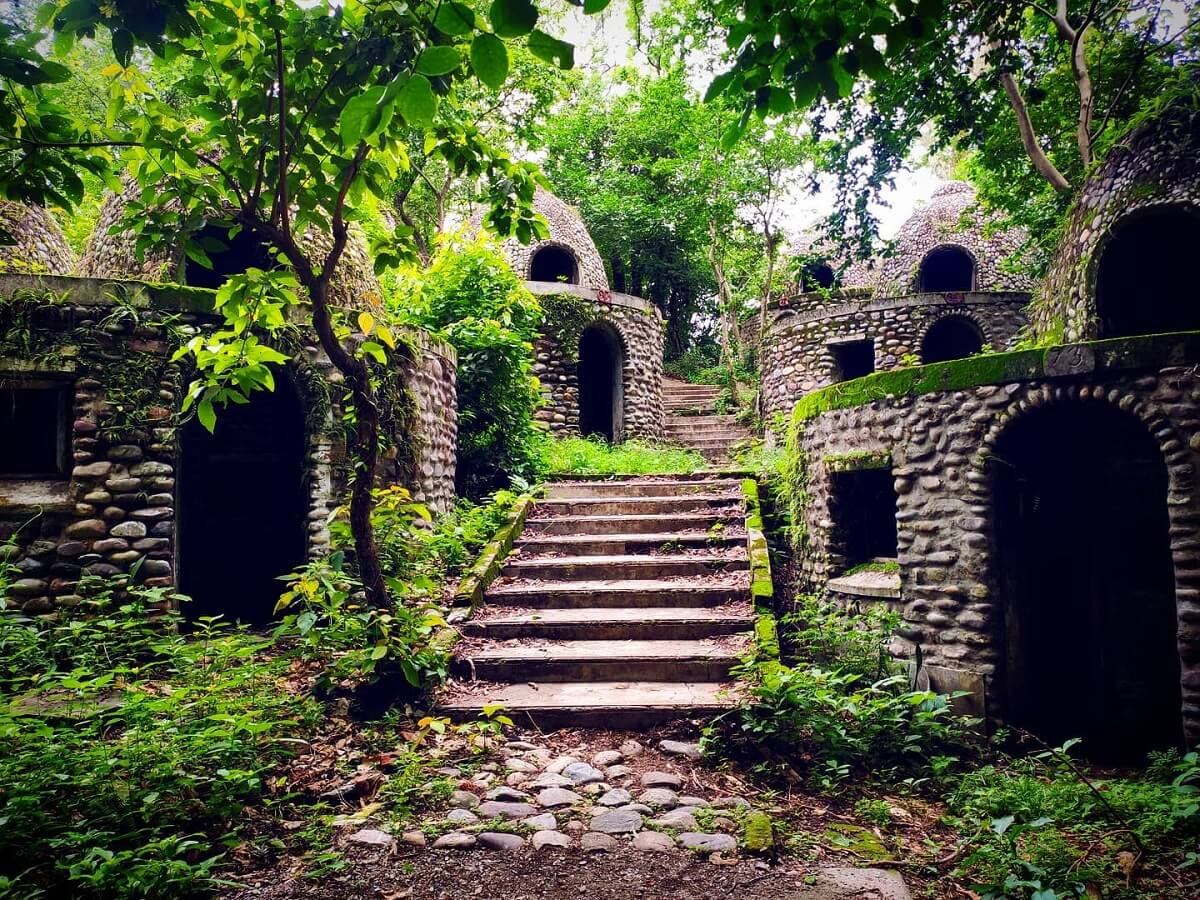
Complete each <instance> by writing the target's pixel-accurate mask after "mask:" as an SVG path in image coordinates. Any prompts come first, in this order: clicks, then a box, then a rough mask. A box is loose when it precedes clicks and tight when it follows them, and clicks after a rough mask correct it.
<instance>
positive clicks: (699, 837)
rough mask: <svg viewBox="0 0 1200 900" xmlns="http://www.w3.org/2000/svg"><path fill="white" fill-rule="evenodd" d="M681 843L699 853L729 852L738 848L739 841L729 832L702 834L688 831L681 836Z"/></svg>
mask: <svg viewBox="0 0 1200 900" xmlns="http://www.w3.org/2000/svg"><path fill="white" fill-rule="evenodd" d="M679 843H680V844H682V845H683V846H684V847H685V848H686V849H688V850H695V851H696V852H697V853H718V852H720V853H729V852H732V851H735V850H737V841H735V840H734V839H733V838H732V837H730V836H729V835H727V834H701V833H699V832H695V831H688V832H685V833H683V834H681V835H680V836H679Z"/></svg>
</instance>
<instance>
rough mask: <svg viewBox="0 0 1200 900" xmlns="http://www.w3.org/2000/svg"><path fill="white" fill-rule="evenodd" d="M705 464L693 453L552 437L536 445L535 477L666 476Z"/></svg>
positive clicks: (655, 446) (638, 443) (661, 446)
mask: <svg viewBox="0 0 1200 900" xmlns="http://www.w3.org/2000/svg"><path fill="white" fill-rule="evenodd" d="M707 467H708V461H707V460H705V458H704V457H703V456H701V455H700V454H699V453H697V452H696V451H695V450H687V449H684V448H683V447H674V446H669V445H666V444H655V443H652V442H650V441H641V440H631V441H625V442H624V443H623V444H610V443H608V442H607V441H604V440H602V439H600V438H596V437H590V438H576V437H571V438H553V437H546V438H544V439H543V440H542V441H541V442H540V446H539V459H538V467H537V469H538V474H539V475H541V476H546V475H670V474H675V473H689V472H699V471H700V470H701V469H704V468H707Z"/></svg>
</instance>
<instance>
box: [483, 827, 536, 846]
mask: <svg viewBox="0 0 1200 900" xmlns="http://www.w3.org/2000/svg"><path fill="white" fill-rule="evenodd" d="M479 845H480V846H481V847H486V848H487V849H489V850H520V849H521V848H522V847H524V846H525V838H523V837H520V836H519V835H515V834H505V833H504V832H502V831H485V832H484V833H483V834H481V835H479Z"/></svg>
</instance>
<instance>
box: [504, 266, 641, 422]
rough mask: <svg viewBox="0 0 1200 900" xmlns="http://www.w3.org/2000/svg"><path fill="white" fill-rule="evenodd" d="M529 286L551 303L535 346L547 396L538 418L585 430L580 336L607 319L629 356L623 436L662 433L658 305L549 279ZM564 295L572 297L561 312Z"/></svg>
mask: <svg viewBox="0 0 1200 900" xmlns="http://www.w3.org/2000/svg"><path fill="white" fill-rule="evenodd" d="M526 287H528V288H529V289H530V290H531V291H533V292H534V293H535V294H537V295H539V296H540V297H541V299H542V302H543V305H544V306H545V307H546V319H547V327H546V328H545V329H544V331H543V335H542V337H541V338H540V339H539V340H538V342H537V344H536V346H535V354H536V363H535V365H534V373H535V374H536V375H537V376H538V378H539V379H540V380H541V382H542V393H543V396H544V397H545V400H546V403H545V406H543V408H542V409H541V410H540V411H539V412H538V418H539V419H540V420H542V421H544V422H546V423H547V425H548V426H549V427H550V429H551V431H553V432H555V433H560V434H578V433H579V378H578V363H579V337H580V335H581V334H582V333H583V331H584V329H585V328H587V327H588V325H591V324H593V323H596V322H607V323H609V324H610V325H611V326H612V327H613V328H615V329H616V331H617V332H618V334H619V335H620V343H621V347H622V352H623V355H624V367H623V373H622V384H623V391H624V403H623V410H624V427H623V429H622V434H621V435H620V439H624V438H647V439H657V438H660V437H662V433H663V422H664V414H663V400H662V371H663V368H662V367H663V333H664V325H663V318H662V314H661V313H659V311H658V309H657V308H656V307H655V306H654V305H653V304H652V303H649V302H648V301H646V300H643V299H641V298H640V297H633V296H630V295H628V294H618V293H610V292H609V291H593V290H588V289H586V288H571V287H570V286H565V285H559V284H548V283H544V282H528V283H526ZM559 296H561V297H564V298H566V299H565V301H564V302H563V304H562V306H563V308H562V309H560V310H556V308H555V302H556V298H557V297H559ZM577 312H578V314H576V313H577Z"/></svg>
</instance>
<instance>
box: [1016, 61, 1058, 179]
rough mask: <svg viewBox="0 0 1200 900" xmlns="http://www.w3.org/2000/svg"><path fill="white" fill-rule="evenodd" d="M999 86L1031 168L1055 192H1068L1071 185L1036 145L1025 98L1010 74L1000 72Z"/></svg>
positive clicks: (1036, 141) (1036, 140)
mask: <svg viewBox="0 0 1200 900" xmlns="http://www.w3.org/2000/svg"><path fill="white" fill-rule="evenodd" d="M1000 84H1001V85H1002V86H1003V87H1004V93H1006V94H1007V95H1008V102H1009V103H1011V104H1012V108H1013V112H1015V113H1016V114H1017V129H1018V130H1019V131H1020V132H1021V144H1022V145H1023V146H1024V147H1025V153H1026V155H1027V156H1028V157H1029V158H1030V160H1031V161H1032V162H1033V167H1034V168H1035V169H1037V170H1038V173H1039V174H1040V175H1041V176H1042V177H1043V178H1045V179H1046V180H1047V181H1048V182H1050V184H1051V185H1053V187H1054V189H1055V190H1057V191H1064V192H1066V191H1070V190H1071V183H1070V182H1069V181H1067V179H1066V177H1065V176H1064V175H1063V173H1062V172H1060V171H1058V169H1057V168H1055V166H1054V163H1052V162H1051V161H1050V157H1048V156H1047V155H1046V152H1045V151H1044V150H1043V149H1042V147H1041V145H1040V144H1039V143H1038V139H1037V135H1036V134H1034V132H1033V122H1032V121H1031V120H1030V118H1029V108H1028V107H1027V106H1026V105H1025V98H1024V97H1022V96H1021V89H1020V88H1019V87H1018V86H1017V81H1016V79H1015V78H1013V76H1012V73H1011V72H1002V73H1001V74H1000Z"/></svg>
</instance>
